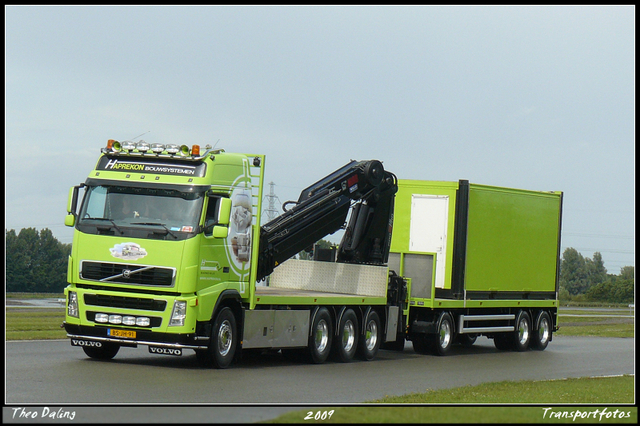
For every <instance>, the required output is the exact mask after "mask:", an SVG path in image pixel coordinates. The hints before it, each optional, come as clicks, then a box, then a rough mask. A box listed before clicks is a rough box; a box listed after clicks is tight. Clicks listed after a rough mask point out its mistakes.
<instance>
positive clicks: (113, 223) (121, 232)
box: [86, 217, 124, 234]
mask: <svg viewBox="0 0 640 426" xmlns="http://www.w3.org/2000/svg"><path fill="white" fill-rule="evenodd" d="M86 219H90V220H106V221H108V222H111V224H112V225H113V227H114V228H116V229H117V230H118V232H119V233H120V234H124V231H123V230H122V229H120V228H119V227H118V225H116V223H115V222H114V221H113V219H109V218H108V217H87V218H86Z"/></svg>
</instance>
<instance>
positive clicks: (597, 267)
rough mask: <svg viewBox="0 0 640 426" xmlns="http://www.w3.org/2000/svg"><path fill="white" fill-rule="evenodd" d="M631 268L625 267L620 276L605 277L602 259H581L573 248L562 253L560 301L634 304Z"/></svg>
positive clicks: (582, 257)
mask: <svg viewBox="0 0 640 426" xmlns="http://www.w3.org/2000/svg"><path fill="white" fill-rule="evenodd" d="M634 273H635V272H634V267H633V266H624V267H622V268H621V269H620V274H619V275H614V274H608V273H607V269H606V268H605V267H604V262H603V261H602V255H601V254H600V253H599V252H595V253H594V254H593V258H588V257H584V256H582V254H580V253H579V252H578V250H576V249H574V248H573V247H569V248H567V249H565V251H564V253H563V254H562V262H561V264H560V292H559V298H560V300H561V301H578V302H580V301H586V302H605V303H633V301H634V294H635V276H634Z"/></svg>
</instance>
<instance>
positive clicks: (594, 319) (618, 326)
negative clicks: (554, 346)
mask: <svg viewBox="0 0 640 426" xmlns="http://www.w3.org/2000/svg"><path fill="white" fill-rule="evenodd" d="M571 313H572V314H578V315H585V314H593V312H571ZM596 315H597V314H596ZM628 315H629V312H628V311H627V312H620V313H619V314H618V313H616V314H615V316H606V317H605V316H588V317H574V316H570V315H566V314H564V315H563V312H562V311H560V313H559V314H558V324H559V325H560V329H559V330H558V331H557V332H556V334H557V335H559V336H598V337H634V335H635V327H634V323H633V320H634V319H633V318H626V316H628Z"/></svg>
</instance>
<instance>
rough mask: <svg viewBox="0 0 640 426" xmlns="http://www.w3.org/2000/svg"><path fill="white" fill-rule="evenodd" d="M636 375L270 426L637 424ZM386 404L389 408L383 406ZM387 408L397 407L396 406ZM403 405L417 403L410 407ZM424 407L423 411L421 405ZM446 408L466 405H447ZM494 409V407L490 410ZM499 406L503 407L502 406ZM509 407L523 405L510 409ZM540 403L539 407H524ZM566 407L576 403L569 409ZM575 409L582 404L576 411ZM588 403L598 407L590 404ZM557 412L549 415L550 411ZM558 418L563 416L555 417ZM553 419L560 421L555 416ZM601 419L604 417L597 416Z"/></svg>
mask: <svg viewBox="0 0 640 426" xmlns="http://www.w3.org/2000/svg"><path fill="white" fill-rule="evenodd" d="M634 382H635V377H634V376H621V377H603V378H580V379H566V380H550V381H518V382H496V383H485V384H482V385H477V386H464V387H459V388H454V389H442V390H435V391H427V392H425V393H416V394H409V395H405V396H398V397H395V396H394V397H386V398H383V399H381V400H376V401H370V404H366V405H365V406H362V405H360V406H353V407H349V406H347V407H344V406H343V407H322V408H313V409H306V410H299V411H293V412H290V413H287V414H284V415H282V416H280V417H278V418H276V419H274V420H272V421H269V422H265V423H309V422H315V423H320V422H321V423H363V424H367V423H584V422H587V421H589V420H590V422H593V423H637V418H638V412H637V408H636V407H631V406H625V405H621V404H633V403H634V390H635V386H634ZM382 404H384V405H382ZM387 404H390V405H394V406H393V407H390V406H387ZM402 404H414V405H404V406H400V405H402ZM415 404H421V405H422V406H416V405H415ZM438 404H439V405H438ZM443 404H466V405H456V406H442V405H443ZM485 404H494V405H485ZM495 404H503V406H496V405H495ZM504 404H518V406H514V405H511V406H507V405H504ZM524 404H539V406H522V405H524ZM563 404H572V405H570V406H563ZM573 404H581V405H580V406H577V407H576V406H575V405H573ZM585 404H597V405H586V406H585ZM549 407H551V408H552V410H549V411H547V414H546V416H545V411H544V409H545V408H549ZM605 407H606V409H607V410H606V412H608V413H611V417H610V418H609V419H607V418H606V414H605V415H604V416H603V418H602V419H600V418H598V419H595V420H594V418H593V417H594V416H595V415H596V414H592V415H591V418H590V419H588V418H586V416H587V415H588V414H586V415H585V418H584V419H582V418H576V419H575V420H574V419H573V418H558V417H557V416H561V415H562V414H561V413H564V412H566V413H567V414H566V416H569V415H570V414H571V413H574V415H575V412H576V410H579V411H580V412H581V413H593V412H595V410H596V409H600V410H601V412H602V409H603V408H605ZM616 409H617V410H619V413H620V412H623V413H625V415H626V413H629V417H628V418H627V417H625V418H622V419H620V418H616V419H615V421H614V419H613V418H612V416H613V413H614V412H615V410H616ZM331 410H333V413H332V414H331V418H329V419H327V420H318V421H315V420H304V418H305V417H306V416H307V414H308V413H309V412H311V413H312V417H314V416H315V414H316V413H320V415H319V416H322V414H323V413H325V412H326V416H327V417H328V414H329V412H331ZM552 413H558V414H552ZM552 415H554V416H556V417H551V416H552ZM597 415H599V414H597Z"/></svg>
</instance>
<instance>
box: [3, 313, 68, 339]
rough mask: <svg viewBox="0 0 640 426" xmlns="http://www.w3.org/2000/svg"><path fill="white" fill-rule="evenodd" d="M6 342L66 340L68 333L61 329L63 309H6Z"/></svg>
mask: <svg viewBox="0 0 640 426" xmlns="http://www.w3.org/2000/svg"><path fill="white" fill-rule="evenodd" d="M5 320H6V322H5V330H6V337H5V338H6V340H40V339H64V338H66V337H67V333H66V331H65V330H64V329H63V328H60V325H61V324H62V321H64V307H61V308H46V309H38V308H20V307H16V308H5Z"/></svg>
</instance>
